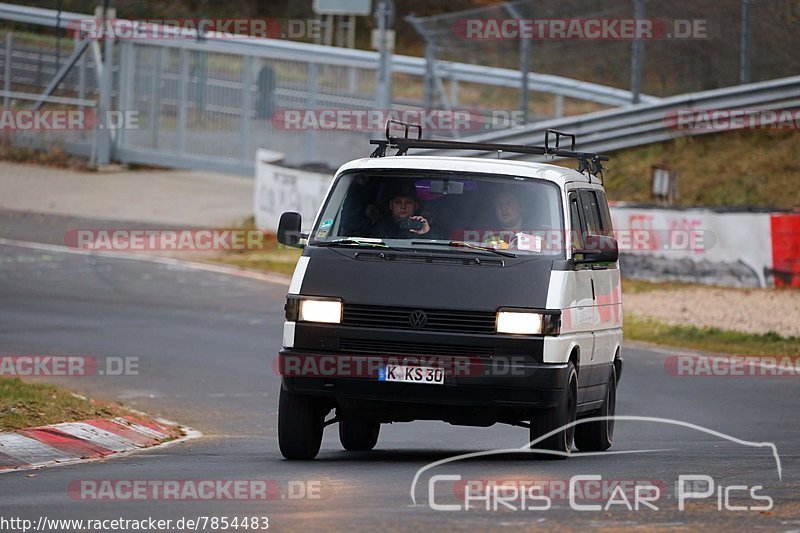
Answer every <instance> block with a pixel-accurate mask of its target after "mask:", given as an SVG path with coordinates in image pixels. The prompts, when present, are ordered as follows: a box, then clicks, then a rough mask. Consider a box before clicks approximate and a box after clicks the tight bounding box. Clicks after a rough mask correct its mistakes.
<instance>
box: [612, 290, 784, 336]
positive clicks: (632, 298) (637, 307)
mask: <svg viewBox="0 0 800 533" xmlns="http://www.w3.org/2000/svg"><path fill="white" fill-rule="evenodd" d="M622 287H623V307H624V310H625V312H626V313H630V314H633V315H636V316H639V317H643V318H652V319H656V320H659V321H660V322H665V323H667V324H671V325H695V326H699V327H702V326H707V327H716V328H719V329H727V330H735V331H742V332H745V333H767V332H769V331H774V332H776V333H778V334H780V335H782V336H784V337H800V291H798V290H790V289H784V290H768V289H723V288H716V287H697V288H694V287H692V288H670V289H663V290H662V289H655V290H652V291H646V292H638V293H632V294H625V293H624V288H625V282H624V281H623V284H622Z"/></svg>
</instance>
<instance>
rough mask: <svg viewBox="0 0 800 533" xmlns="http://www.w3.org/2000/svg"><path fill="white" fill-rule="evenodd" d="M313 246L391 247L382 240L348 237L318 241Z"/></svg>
mask: <svg viewBox="0 0 800 533" xmlns="http://www.w3.org/2000/svg"><path fill="white" fill-rule="evenodd" d="M313 246H368V247H371V248H387V249H388V248H390V246H389V245H388V244H386V243H385V242H383V241H381V240H378V239H376V240H364V239H355V238H352V237H346V238H344V239H334V240H332V241H318V242H315V243H313Z"/></svg>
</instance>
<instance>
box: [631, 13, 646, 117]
mask: <svg viewBox="0 0 800 533" xmlns="http://www.w3.org/2000/svg"><path fill="white" fill-rule="evenodd" d="M633 18H634V19H637V20H639V19H643V18H644V0H633ZM643 61H644V41H642V39H641V38H639V36H638V35H637V37H636V38H635V39H634V40H633V44H632V45H631V92H632V93H633V100H632V102H633V103H634V104H638V103H639V102H640V101H641V92H642V62H643Z"/></svg>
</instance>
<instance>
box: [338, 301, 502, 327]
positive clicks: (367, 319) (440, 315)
mask: <svg viewBox="0 0 800 533" xmlns="http://www.w3.org/2000/svg"><path fill="white" fill-rule="evenodd" d="M495 317H496V313H495V312H494V311H451V310H442V309H415V308H413V307H389V306H378V305H357V304H344V309H343V316H342V325H343V326H355V327H363V328H389V329H418V330H421V331H444V332H451V333H484V334H486V333H494V331H495Z"/></svg>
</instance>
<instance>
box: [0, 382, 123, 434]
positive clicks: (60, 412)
mask: <svg viewBox="0 0 800 533" xmlns="http://www.w3.org/2000/svg"><path fill="white" fill-rule="evenodd" d="M120 412H121V409H119V408H117V407H115V406H112V405H108V404H101V403H98V402H95V401H92V400H87V399H83V398H78V397H76V396H74V395H73V394H72V393H71V392H69V391H67V390H64V389H61V388H59V387H55V386H53V385H47V384H44V383H28V382H25V381H22V380H21V379H20V378H7V377H0V431H10V430H15V429H22V428H29V427H35V426H44V425H47V424H57V423H59V422H77V421H80V420H87V419H92V418H109V417H112V416H117V415H119V414H120Z"/></svg>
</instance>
